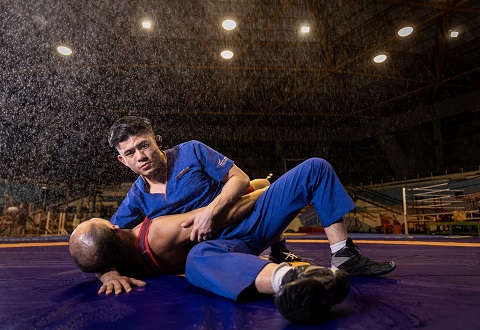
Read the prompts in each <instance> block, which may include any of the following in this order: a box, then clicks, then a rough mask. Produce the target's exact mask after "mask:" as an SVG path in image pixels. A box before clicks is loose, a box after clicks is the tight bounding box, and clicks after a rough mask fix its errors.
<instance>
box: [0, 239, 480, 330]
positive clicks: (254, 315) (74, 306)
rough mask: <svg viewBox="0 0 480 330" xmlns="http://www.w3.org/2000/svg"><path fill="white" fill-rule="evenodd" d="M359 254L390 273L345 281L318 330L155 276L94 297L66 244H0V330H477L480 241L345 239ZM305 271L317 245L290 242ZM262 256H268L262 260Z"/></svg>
mask: <svg viewBox="0 0 480 330" xmlns="http://www.w3.org/2000/svg"><path fill="white" fill-rule="evenodd" d="M352 238H353V239H354V241H355V243H356V244H358V246H359V247H360V249H361V253H362V254H365V255H367V256H369V257H371V258H373V259H378V260H390V259H391V260H394V261H395V262H396V263H397V269H396V270H395V271H394V272H392V273H391V274H388V275H386V276H383V277H380V278H374V279H368V278H355V279H352V285H351V292H350V295H349V296H348V297H347V299H346V300H345V301H343V302H342V303H341V304H339V305H336V306H334V308H333V309H332V311H331V313H330V314H328V315H327V316H326V318H325V320H324V322H323V323H321V324H318V325H315V326H299V325H293V324H291V323H289V322H288V321H287V320H285V319H284V318H283V317H282V316H281V315H280V314H279V313H278V312H277V310H276V308H275V306H274V303H273V299H272V298H270V297H264V298H262V299H260V300H256V301H252V302H247V303H237V302H234V301H231V300H228V299H226V298H222V297H219V296H216V295H214V294H212V293H209V292H206V291H204V290H202V289H198V288H196V287H194V286H192V285H190V284H189V283H188V282H187V281H186V279H185V278H184V277H183V276H175V275H171V276H159V277H156V278H151V279H148V280H147V283H148V284H147V286H146V287H144V288H136V289H134V291H133V292H131V293H128V294H121V295H118V296H115V295H109V296H106V295H99V294H97V290H98V288H99V283H100V282H99V281H98V280H97V279H96V278H95V276H93V275H91V274H85V273H82V272H80V271H79V270H77V269H76V267H75V265H74V264H73V262H72V260H71V258H70V255H69V253H68V246H67V245H66V242H65V241H62V240H58V241H53V242H52V241H33V240H31V241H28V242H19V241H9V242H7V241H5V240H4V241H3V242H2V243H1V244H0V292H1V301H0V328H1V329H209V330H210V329H355V330H358V329H382V330H383V329H413V328H422V329H435V330H437V329H476V328H478V325H479V321H478V316H477V312H478V309H479V307H480V300H479V297H480V239H479V238H462V237H439V236H416V235H412V236H405V235H375V234H352ZM287 239H288V242H289V243H288V244H289V247H290V248H291V249H292V250H293V251H295V252H296V253H298V254H300V255H301V256H302V257H304V259H305V260H306V261H308V262H311V263H314V264H319V265H328V264H329V260H330V257H329V247H328V244H327V243H326V239H325V236H322V235H301V236H288V237H287ZM267 252H268V251H267Z"/></svg>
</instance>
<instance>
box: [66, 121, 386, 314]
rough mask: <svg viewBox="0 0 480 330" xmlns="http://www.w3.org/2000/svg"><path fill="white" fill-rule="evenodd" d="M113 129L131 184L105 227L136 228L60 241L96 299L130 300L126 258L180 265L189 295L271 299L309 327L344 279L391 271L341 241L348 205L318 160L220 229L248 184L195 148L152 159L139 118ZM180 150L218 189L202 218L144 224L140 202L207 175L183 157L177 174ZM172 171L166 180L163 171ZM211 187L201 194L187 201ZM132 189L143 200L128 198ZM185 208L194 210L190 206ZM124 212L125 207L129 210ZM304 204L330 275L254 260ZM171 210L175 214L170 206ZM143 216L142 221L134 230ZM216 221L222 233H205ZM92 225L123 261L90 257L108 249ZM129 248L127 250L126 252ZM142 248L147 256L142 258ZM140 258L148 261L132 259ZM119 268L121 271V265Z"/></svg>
mask: <svg viewBox="0 0 480 330" xmlns="http://www.w3.org/2000/svg"><path fill="white" fill-rule="evenodd" d="M125 122H126V123H127V124H128V125H127V124H125ZM132 122H133V123H136V124H138V125H137V126H135V125H133V124H132ZM122 123H123V124H125V125H126V128H124V129H122V131H123V133H122V134H117V136H118V139H117V142H115V143H113V145H115V146H116V148H117V150H118V152H119V160H120V161H121V162H122V163H124V164H125V165H127V166H128V167H130V168H131V169H132V170H134V171H135V172H136V173H138V174H140V176H141V177H140V178H139V180H137V182H136V184H134V186H133V187H132V191H133V193H132V194H130V193H129V196H127V199H126V202H125V204H124V205H122V207H121V208H120V210H119V213H117V214H116V215H115V217H114V221H116V222H117V223H119V221H121V220H120V219H121V218H122V217H120V215H121V214H122V213H124V212H125V213H127V214H130V213H136V216H134V217H133V216H132V217H123V218H124V219H126V220H125V223H128V224H130V225H131V226H135V225H136V227H135V228H134V229H133V230H131V231H128V230H124V231H121V230H120V228H119V226H118V225H115V224H111V223H110V224H109V225H107V224H108V221H106V220H103V221H102V220H101V219H95V220H93V221H92V220H91V221H87V222H86V223H83V224H82V225H81V226H79V227H78V228H77V229H76V230H75V232H74V233H73V234H72V237H71V239H70V251H71V253H72V256H74V259H75V261H76V263H77V265H78V266H79V267H80V268H81V269H83V270H85V271H90V272H96V273H97V276H98V277H99V279H100V280H101V281H102V283H103V285H102V287H101V288H100V290H99V292H100V293H101V292H105V293H107V294H109V293H112V292H115V293H121V292H122V290H125V291H131V285H142V286H143V285H145V282H143V281H140V280H138V279H136V278H134V277H133V275H132V274H130V273H127V274H126V276H122V274H121V271H120V272H119V268H118V267H117V266H118V265H119V264H121V263H123V264H125V263H126V260H127V258H130V259H129V260H131V261H132V263H134V264H138V265H141V266H140V267H145V268H146V269H155V268H158V269H157V270H158V271H159V272H160V273H162V271H169V270H174V269H177V268H178V267H180V266H182V265H185V274H186V276H187V279H188V280H189V281H190V282H191V283H192V284H194V285H196V286H198V287H201V288H203V289H206V290H209V291H212V292H214V293H216V294H219V295H222V296H224V297H228V298H231V299H235V300H242V299H243V298H244V297H250V296H251V295H253V294H255V293H261V294H275V303H276V306H277V307H278V309H279V311H280V312H281V313H282V315H284V316H285V317H287V318H288V319H290V320H292V321H294V322H301V321H302V320H307V322H308V323H309V322H313V321H316V320H318V317H319V315H321V314H322V313H318V312H319V311H325V310H328V309H329V308H330V307H331V306H333V305H334V304H336V303H339V302H341V301H342V300H343V299H345V297H346V296H347V293H348V288H349V284H348V281H347V280H346V279H347V277H348V276H380V275H383V274H386V273H389V272H391V271H392V270H394V269H395V263H393V262H389V261H388V262H376V261H373V260H371V259H369V258H367V257H365V256H363V255H361V254H360V253H359V251H358V249H357V248H356V246H355V245H354V243H353V241H352V240H351V238H349V237H348V234H347V231H346V227H345V223H344V221H343V216H344V215H345V214H346V213H347V212H349V211H351V210H352V209H353V208H354V207H355V205H354V203H353V201H352V200H351V199H350V197H349V195H348V193H347V192H346V191H345V189H344V187H343V186H342V184H341V182H340V180H339V178H338V177H337V175H336V173H335V171H334V170H333V168H332V167H331V166H330V164H329V163H328V162H327V161H325V160H323V159H320V158H312V159H309V160H307V161H305V162H303V163H302V164H300V165H299V166H297V167H295V168H294V169H292V170H290V171H288V172H287V173H285V174H284V175H282V176H281V177H280V178H279V179H278V180H277V181H275V182H274V183H273V184H272V185H271V186H270V187H269V188H268V189H267V190H266V191H265V192H264V193H263V194H261V196H257V199H256V200H255V201H254V203H250V209H248V212H245V213H242V214H240V216H239V218H238V219H236V220H235V221H234V222H228V221H223V220H222V218H221V215H222V214H224V213H225V212H227V211H229V210H230V209H231V207H232V206H235V202H238V201H239V198H240V196H241V195H242V194H243V192H244V191H245V190H246V188H247V187H248V184H249V181H248V176H246V175H245V174H244V173H243V172H242V171H241V170H240V169H238V168H237V167H236V166H235V165H234V164H233V163H232V162H231V161H230V160H228V159H227V158H225V157H224V156H222V155H221V154H218V153H217V152H215V151H213V150H212V149H210V148H208V147H206V146H204V145H202V144H200V143H198V142H190V143H186V144H183V145H180V146H179V147H178V148H174V149H172V150H171V151H167V152H160V151H159V145H161V140H160V139H159V138H158V137H157V138H155V137H154V135H153V131H152V129H151V126H150V124H149V123H148V125H145V120H144V119H137V118H133V119H132V118H127V120H125V119H124V120H123V121H122ZM123 124H122V125H123ZM145 126H146V127H147V130H146V131H145ZM127 128H128V129H127ZM116 130H117V131H118V128H117V129H116ZM142 130H143V131H142ZM110 140H111V143H112V139H110ZM183 148H185V150H188V149H187V148H191V149H190V150H192V152H193V153H194V154H195V155H199V156H196V159H197V161H198V163H200V164H202V163H203V162H205V161H206V160H207V159H210V161H212V160H214V161H213V165H211V166H209V169H208V171H210V172H211V173H212V174H211V177H212V178H213V181H216V180H215V178H217V179H219V178H222V175H223V178H222V179H221V181H220V183H221V184H223V187H221V190H220V193H219V194H218V195H217V196H216V197H214V198H213V200H212V201H211V202H210V203H209V204H208V205H206V206H205V207H203V208H202V209H198V210H196V212H189V213H188V214H176V215H171V216H160V217H157V218H156V219H154V220H153V223H152V221H151V220H152V219H151V217H153V216H155V214H156V213H151V212H150V211H149V212H150V213H148V214H146V213H147V212H145V213H142V210H143V209H147V206H145V204H146V203H154V200H149V199H148V198H151V197H152V196H148V194H154V195H156V196H155V197H158V198H160V200H161V199H164V200H166V199H167V198H169V197H170V196H169V194H170V187H172V186H173V187H175V185H176V184H179V185H180V187H187V186H188V185H189V182H188V181H185V183H178V182H177V181H174V183H173V184H172V185H171V184H170V182H171V181H172V180H177V179H178V181H181V180H182V179H183V178H185V177H196V176H197V178H202V176H203V175H205V174H204V173H207V171H205V170H203V169H204V168H205V165H199V166H198V165H196V164H194V163H195V162H197V161H192V159H191V158H192V157H186V158H190V159H188V160H186V161H185V162H178V163H179V164H180V165H179V166H178V167H176V164H175V162H173V164H171V163H170V161H169V155H178V154H179V153H181V152H182V150H183ZM180 159H182V157H180ZM175 168H176V170H175V172H171V169H175ZM153 174H155V175H153ZM208 176H209V177H210V175H208ZM211 187H212V186H211V185H206V186H202V188H201V189H200V191H198V192H197V194H202V193H203V189H210V188H211ZM134 189H140V190H141V189H143V190H144V191H142V192H141V193H139V192H136V193H135V191H134ZM177 189H178V187H177ZM192 189H194V188H193V187H192ZM212 189H213V190H214V191H217V189H218V188H215V185H213V188H212ZM147 192H148V194H147ZM172 195H173V192H172ZM187 195H188V194H187ZM138 196H147V197H138ZM180 196H183V192H182V193H180ZM187 198H188V197H187ZM128 201H130V202H128ZM192 203H196V202H195V199H194V201H193V202H192ZM160 204H161V203H160ZM166 204H172V203H171V202H170V203H168V202H166ZM130 205H134V207H132V208H130ZM142 205H143V208H142ZM307 205H312V206H313V207H314V208H315V210H316V211H317V213H318V215H319V218H320V221H321V224H322V226H323V227H324V229H325V233H326V235H327V238H328V240H329V242H330V248H331V253H332V254H331V258H332V265H331V266H332V268H331V269H329V268H322V267H316V266H308V267H307V266H306V267H297V268H292V266H290V265H289V264H288V263H286V262H282V263H280V264H278V263H274V262H272V261H271V260H265V259H262V258H259V257H258V256H259V255H260V253H262V251H264V250H265V249H267V248H268V247H269V246H271V245H272V244H274V243H275V242H276V241H278V237H279V236H280V235H281V234H282V232H283V230H285V228H286V227H287V226H288V224H289V222H290V221H291V220H292V219H293V218H294V217H295V216H296V215H297V214H298V213H299V212H300V210H301V209H302V208H303V207H305V206H307ZM199 206H200V205H199ZM173 208H174V209H177V208H179V209H180V210H182V209H181V206H178V205H177V206H173ZM125 210H128V211H129V212H130V213H128V212H126V211H125ZM152 212H153V211H152ZM180 212H182V211H180ZM176 216H179V217H176ZM144 217H146V218H147V219H146V220H143V221H144V222H143V224H142V225H140V224H139V222H141V221H142V219H144ZM216 217H217V218H218V219H219V220H220V221H219V222H220V223H223V226H221V227H220V228H216V230H215V231H214V229H215V222H216V221H215V220H216ZM227 220H228V217H227ZM96 226H101V227H103V228H104V229H105V228H106V231H105V232H106V233H107V234H108V233H109V234H108V235H114V236H113V238H112V240H111V242H114V241H116V240H123V241H124V243H125V244H120V245H119V248H118V249H113V251H120V250H122V249H123V250H126V251H130V252H129V253H126V252H122V253H125V254H123V255H124V256H125V258H115V256H114V255H112V253H100V252H99V251H100V250H102V249H104V247H105V246H106V245H109V244H110V243H105V244H104V241H103V240H100V241H97V240H96V239H95V235H93V234H94V233H95V232H96V230H93V229H92V228H95V227H96ZM225 226H226V227H225ZM142 228H143V229H142ZM148 229H150V231H149V230H148ZM117 235H118V237H117ZM135 241H136V242H137V244H136V245H135V244H133V243H132V242H135ZM108 242H110V240H109V241H108ZM139 243H140V244H139ZM98 249H100V250H98ZM137 249H140V250H137ZM149 249H150V250H151V252H152V253H148V255H147V254H145V253H144V252H145V251H148V250H149ZM113 254H114V253H113ZM101 255H104V256H103V257H100V256H101ZM123 255H122V256H123ZM90 256H91V257H90ZM144 257H146V258H147V259H148V258H150V259H151V260H150V261H152V262H150V263H148V262H145V261H144V260H143V261H142V260H139V259H141V258H144ZM82 260H83V261H82ZM124 269H125V270H130V269H129V267H128V265H127V267H124ZM307 302H311V304H310V303H307ZM307 305H308V306H307Z"/></svg>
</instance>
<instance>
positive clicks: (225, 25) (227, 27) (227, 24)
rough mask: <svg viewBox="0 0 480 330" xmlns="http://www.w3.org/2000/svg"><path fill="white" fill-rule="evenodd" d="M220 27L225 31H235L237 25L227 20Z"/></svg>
mask: <svg viewBox="0 0 480 330" xmlns="http://www.w3.org/2000/svg"><path fill="white" fill-rule="evenodd" d="M222 26H223V28H224V29H225V30H229V31H230V30H233V29H235V27H236V26H237V23H235V21H234V20H231V19H227V20H225V21H223V22H222Z"/></svg>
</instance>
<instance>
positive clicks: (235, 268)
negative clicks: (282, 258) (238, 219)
mask: <svg viewBox="0 0 480 330" xmlns="http://www.w3.org/2000/svg"><path fill="white" fill-rule="evenodd" d="M248 251H249V248H248V246H247V245H245V244H244V243H243V242H241V241H239V240H211V241H206V242H202V243H200V244H197V245H196V246H195V247H194V248H193V249H192V250H191V252H190V254H189V256H188V260H187V266H186V275H187V279H188V280H189V281H190V282H191V283H192V284H194V285H197V286H199V287H201V288H203V289H205V290H208V291H211V292H214V293H216V294H219V295H221V296H224V297H227V298H230V299H234V300H239V299H240V297H241V296H243V297H244V296H245V295H242V294H246V293H251V292H253V291H254V290H253V289H255V290H256V292H258V293H262V294H270V295H272V294H275V305H276V306H277V308H278V310H279V312H280V313H281V314H282V315H283V316H284V317H285V318H287V319H288V320H290V321H292V322H299V323H314V322H317V321H320V320H321V318H323V317H324V316H325V313H326V312H328V311H329V310H330V308H331V307H332V306H333V305H335V304H338V303H340V302H341V301H343V299H345V298H346V297H347V295H348V292H349V290H350V282H349V280H348V276H347V274H346V273H345V272H343V271H341V270H336V269H329V268H324V267H317V266H300V267H296V268H292V267H291V266H290V265H288V264H287V263H282V264H280V265H277V264H274V263H271V262H269V261H266V260H263V259H260V258H258V257H256V256H254V255H251V254H247V253H248Z"/></svg>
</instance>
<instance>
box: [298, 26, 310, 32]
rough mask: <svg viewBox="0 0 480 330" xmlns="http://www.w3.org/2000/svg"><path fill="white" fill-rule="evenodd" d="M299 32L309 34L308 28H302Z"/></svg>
mask: <svg viewBox="0 0 480 330" xmlns="http://www.w3.org/2000/svg"><path fill="white" fill-rule="evenodd" d="M300 31H302V33H308V32H310V27H309V26H302V29H301V30H300Z"/></svg>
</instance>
